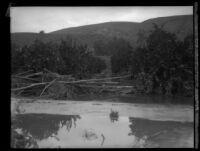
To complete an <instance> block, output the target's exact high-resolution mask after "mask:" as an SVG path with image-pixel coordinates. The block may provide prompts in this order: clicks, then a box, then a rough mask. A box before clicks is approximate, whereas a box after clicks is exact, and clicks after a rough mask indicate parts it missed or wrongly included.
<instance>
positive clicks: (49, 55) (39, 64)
mask: <svg viewBox="0 0 200 151" xmlns="http://www.w3.org/2000/svg"><path fill="white" fill-rule="evenodd" d="M11 55H12V56H11V62H12V64H11V69H12V73H17V72H21V71H27V70H30V69H31V70H34V71H35V72H37V71H41V70H43V69H44V68H46V69H49V70H51V71H54V72H58V73H60V74H72V75H73V76H75V77H77V78H83V77H87V76H90V75H91V74H95V73H99V72H101V71H102V70H103V69H104V68H106V65H105V63H104V61H103V60H101V59H100V58H97V57H94V56H93V55H92V54H91V52H89V51H88V48H87V46H86V45H77V44H76V42H75V41H73V40H72V39H71V38H70V37H68V38H66V40H65V41H64V40H63V41H62V42H60V43H59V44H55V43H51V42H48V43H44V42H41V41H39V40H35V42H34V43H33V44H31V45H30V46H24V47H22V48H20V47H19V46H17V45H16V44H12V48H11Z"/></svg>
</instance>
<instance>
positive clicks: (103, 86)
mask: <svg viewBox="0 0 200 151" xmlns="http://www.w3.org/2000/svg"><path fill="white" fill-rule="evenodd" d="M79 86H82V87H94V88H116V89H121V88H135V87H134V86H123V85H122V86H121V85H120V86H110V85H102V86H97V85H84V84H80V85H79Z"/></svg>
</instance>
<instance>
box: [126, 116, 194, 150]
mask: <svg viewBox="0 0 200 151" xmlns="http://www.w3.org/2000/svg"><path fill="white" fill-rule="evenodd" d="M129 122H130V125H129V127H130V130H131V132H130V133H129V134H128V135H129V136H130V135H134V136H136V138H138V140H143V141H145V142H144V143H145V145H146V147H148V145H149V144H148V143H151V144H150V147H188V146H191V144H193V140H192V139H191V141H190V142H187V140H188V139H189V137H191V138H192V137H193V136H192V135H193V132H192V131H193V123H192V122H175V121H154V120H148V119H141V118H133V117H129ZM184 143H185V144H184ZM191 147H192V146H191Z"/></svg>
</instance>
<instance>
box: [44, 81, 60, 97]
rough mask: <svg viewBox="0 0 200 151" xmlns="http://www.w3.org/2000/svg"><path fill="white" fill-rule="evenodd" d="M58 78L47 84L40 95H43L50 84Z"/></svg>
mask: <svg viewBox="0 0 200 151" xmlns="http://www.w3.org/2000/svg"><path fill="white" fill-rule="evenodd" d="M57 79H58V78H56V79H54V80H53V81H51V82H50V83H49V84H48V85H47V86H45V88H44V89H43V90H42V92H41V93H40V96H42V94H43V93H44V91H45V90H46V89H47V88H48V87H49V86H50V85H52V84H53V83H54V82H55V81H56V80H57Z"/></svg>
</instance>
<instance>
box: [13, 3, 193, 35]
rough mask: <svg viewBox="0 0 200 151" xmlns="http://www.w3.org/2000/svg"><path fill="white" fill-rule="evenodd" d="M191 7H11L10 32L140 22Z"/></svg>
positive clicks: (190, 11) (186, 11) (183, 12)
mask: <svg viewBox="0 0 200 151" xmlns="http://www.w3.org/2000/svg"><path fill="white" fill-rule="evenodd" d="M192 14H193V7H192V6H170V7H169V6H167V7H166V6H163V7H161V6H159V7H158V6H157V7H153V6H145V7H132V6H127V7H116V6H115V7H114V6H113V7H11V9H10V17H11V32H12V33H13V32H37V33H38V32H40V31H41V30H44V31H45V33H48V32H52V31H55V30H59V29H63V28H69V27H77V26H82V25H88V24H97V23H103V22H110V21H129V22H142V21H145V20H147V19H150V18H156V17H165V16H174V15H192Z"/></svg>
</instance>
